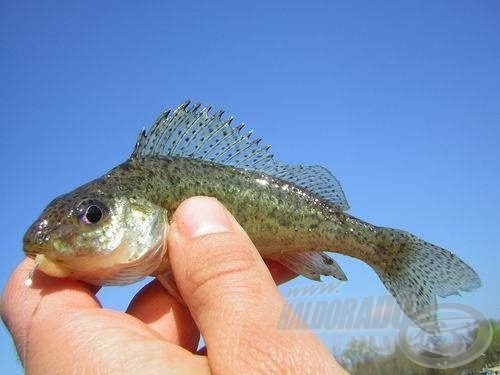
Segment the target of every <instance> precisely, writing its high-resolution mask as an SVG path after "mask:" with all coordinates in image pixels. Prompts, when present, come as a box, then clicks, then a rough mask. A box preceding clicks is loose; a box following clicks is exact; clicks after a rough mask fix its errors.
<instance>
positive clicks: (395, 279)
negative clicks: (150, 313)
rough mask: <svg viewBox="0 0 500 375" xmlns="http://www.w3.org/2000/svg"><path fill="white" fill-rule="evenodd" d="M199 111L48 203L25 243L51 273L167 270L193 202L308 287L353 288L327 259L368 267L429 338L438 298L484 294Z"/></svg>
mask: <svg viewBox="0 0 500 375" xmlns="http://www.w3.org/2000/svg"><path fill="white" fill-rule="evenodd" d="M198 108H199V105H195V106H193V107H190V108H189V107H188V104H183V105H182V106H181V107H179V108H178V109H177V110H176V111H175V112H173V113H172V114H171V113H170V112H166V113H164V114H162V116H160V118H159V119H158V120H157V121H156V122H155V124H154V125H153V127H152V128H151V129H150V131H149V132H145V131H143V132H142V133H141V134H140V135H139V138H138V141H137V144H136V147H135V149H134V151H133V153H132V155H131V157H130V159H128V160H127V161H125V162H124V163H122V164H121V165H119V166H117V167H116V168H114V169H113V170H111V171H110V172H108V173H107V174H105V175H104V176H102V177H101V178H98V179H96V180H94V181H92V182H90V183H88V184H86V185H83V186H81V187H80V188H78V189H76V190H74V191H73V192H70V193H68V194H65V195H63V196H61V197H58V198H56V199H55V200H54V201H53V202H52V203H51V204H49V206H48V207H47V208H46V209H45V210H44V212H43V213H42V214H41V216H40V218H39V219H37V220H36V221H35V222H34V223H33V225H32V226H31V227H30V228H29V229H28V231H27V232H26V234H25V237H24V250H25V252H26V254H27V255H28V256H31V257H34V258H36V259H37V263H38V265H39V268H40V269H41V270H42V271H43V272H46V273H48V274H51V275H53V276H59V277H71V278H75V279H80V280H84V281H87V282H91V283H94V284H97V285H105V284H127V283H131V282H134V281H137V280H139V279H141V278H143V277H145V276H147V275H159V274H161V273H163V272H166V271H167V270H168V267H169V266H168V257H167V252H168V249H167V246H166V241H165V240H166V236H167V233H168V226H169V221H170V218H171V215H172V214H173V212H174V211H175V209H176V208H177V207H178V205H179V204H180V203H181V202H182V201H184V200H185V199H187V198H189V197H192V196H197V195H206V196H211V197H215V198H217V199H218V200H219V201H220V202H222V203H223V204H224V205H225V207H226V208H227V209H228V210H229V211H230V212H231V213H232V214H233V215H234V217H235V218H236V219H237V221H238V222H239V223H240V224H241V225H242V227H243V228H244V229H245V230H246V232H247V233H248V235H249V236H250V238H251V239H252V241H253V242H254V244H255V246H256V247H257V249H258V250H259V252H260V254H261V255H262V256H263V257H267V258H272V259H275V260H277V261H280V262H281V263H283V264H284V265H285V266H287V267H289V268H290V269H292V270H294V271H295V272H297V273H299V274H302V275H304V276H306V277H309V278H311V279H314V280H319V279H320V275H331V276H334V277H336V278H338V279H340V280H346V276H345V274H344V272H343V271H342V270H341V268H340V266H339V265H338V264H337V263H336V262H335V261H334V260H333V259H332V258H331V257H330V256H329V255H327V254H325V253H324V252H323V251H326V250H327V251H334V252H337V253H341V254H344V255H348V256H352V257H355V258H358V259H360V260H362V261H364V262H366V263H367V264H369V265H370V266H371V267H372V268H373V269H374V270H375V272H377V274H378V275H379V277H380V278H381V280H382V281H383V282H384V284H385V286H386V287H387V288H388V289H389V291H390V292H391V293H392V294H393V296H394V297H395V298H396V300H397V301H398V303H399V304H400V306H401V307H402V309H403V311H404V312H405V313H406V314H407V315H408V316H409V317H410V318H411V319H413V320H414V321H415V322H416V323H417V324H419V325H420V326H421V327H422V328H423V329H425V330H427V331H436V330H437V323H436V314H435V312H432V311H429V310H426V311H427V312H426V313H425V314H421V311H422V310H423V309H424V308H425V307H427V306H429V305H430V306H433V305H435V304H436V296H437V295H439V296H447V295H450V294H456V293H458V291H459V290H465V291H469V290H473V289H474V288H476V287H479V285H480V280H479V277H478V276H477V274H476V273H475V272H474V271H473V270H472V269H471V268H470V267H469V266H468V265H466V264H465V263H464V262H462V261H461V260H460V259H459V258H458V257H456V256H455V255H453V254H452V253H451V252H449V251H447V250H445V249H442V248H440V247H438V246H435V245H432V244H430V243H427V242H425V241H423V240H420V239H419V238H417V237H416V236H414V235H412V234H409V233H407V232H403V231H400V230H396V229H391V228H382V227H377V226H374V225H371V224H369V223H366V222H364V221H362V220H360V219H357V218H355V217H353V216H351V215H349V214H348V213H346V212H345V211H346V210H347V209H348V204H347V201H346V199H345V196H344V193H343V191H342V189H341V187H340V184H339V183H338V181H337V180H336V179H335V177H334V176H333V175H331V173H330V172H328V171H327V170H326V169H325V168H322V167H319V166H312V167H305V166H289V165H286V164H283V163H280V162H278V161H276V160H275V159H274V158H273V156H272V155H271V154H270V153H269V152H268V151H269V148H268V147H260V146H259V140H251V138H250V135H241V134H240V130H241V127H240V126H237V127H232V126H231V121H230V120H226V121H223V120H222V118H221V116H222V113H220V112H218V113H216V114H214V115H210V114H209V111H208V110H207V109H204V110H202V111H198ZM419 314H420V315H419Z"/></svg>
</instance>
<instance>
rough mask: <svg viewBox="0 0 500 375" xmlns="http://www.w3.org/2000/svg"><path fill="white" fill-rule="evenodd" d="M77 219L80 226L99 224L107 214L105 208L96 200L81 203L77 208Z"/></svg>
mask: <svg viewBox="0 0 500 375" xmlns="http://www.w3.org/2000/svg"><path fill="white" fill-rule="evenodd" d="M77 212H78V218H79V220H80V222H81V223H82V224H86V225H92V224H97V223H99V222H100V221H101V220H102V219H103V217H104V216H105V214H106V213H107V208H106V206H105V205H104V204H103V203H101V202H99V201H96V200H89V201H85V202H82V203H81V204H80V205H79V207H78V208H77Z"/></svg>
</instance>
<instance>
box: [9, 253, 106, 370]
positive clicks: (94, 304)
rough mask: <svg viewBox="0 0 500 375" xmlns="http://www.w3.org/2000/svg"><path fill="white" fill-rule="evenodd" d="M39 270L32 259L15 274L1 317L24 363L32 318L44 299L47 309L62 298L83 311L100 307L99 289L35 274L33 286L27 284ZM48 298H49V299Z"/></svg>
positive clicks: (11, 279)
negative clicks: (34, 269)
mask: <svg viewBox="0 0 500 375" xmlns="http://www.w3.org/2000/svg"><path fill="white" fill-rule="evenodd" d="M34 267H35V265H34V261H33V260H32V259H25V260H24V261H23V262H22V263H21V264H20V265H19V266H18V267H17V268H16V270H15V271H14V273H13V275H12V277H11V278H10V280H9V282H8V283H7V286H6V288H5V291H4V294H3V298H2V305H1V315H2V319H3V320H4V322H5V325H6V326H7V328H8V329H9V331H10V332H11V334H12V336H13V339H14V343H15V345H16V348H17V351H18V353H19V356H20V358H21V360H22V359H23V358H24V357H25V351H26V346H27V343H28V339H29V328H30V325H31V321H32V317H33V316H34V315H35V312H36V311H37V310H38V309H39V308H40V302H41V300H42V298H43V299H45V301H44V306H43V307H44V308H45V309H48V310H50V309H52V308H53V307H55V306H56V305H57V304H58V303H59V299H61V298H62V299H63V300H64V301H67V302H68V303H69V304H71V305H72V306H75V307H76V306H78V307H80V308H99V307H100V304H99V302H98V301H97V299H96V298H95V293H96V292H97V290H98V288H96V287H93V286H90V285H88V284H85V283H82V282H79V281H73V280H68V279H55V278H52V277H50V276H47V275H45V274H43V273H42V272H38V271H35V273H34V275H33V284H32V285H31V286H30V287H27V286H26V285H25V281H26V278H27V277H28V274H29V273H30V271H32V270H33V268H34ZM45 297H47V298H45Z"/></svg>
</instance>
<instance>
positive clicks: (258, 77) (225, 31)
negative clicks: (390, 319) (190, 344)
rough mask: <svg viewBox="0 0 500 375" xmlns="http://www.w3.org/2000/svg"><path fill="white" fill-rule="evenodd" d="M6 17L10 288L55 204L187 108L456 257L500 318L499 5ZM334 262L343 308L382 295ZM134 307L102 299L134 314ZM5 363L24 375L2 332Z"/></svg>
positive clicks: (378, 287) (337, 5) (3, 275)
mask: <svg viewBox="0 0 500 375" xmlns="http://www.w3.org/2000/svg"><path fill="white" fill-rule="evenodd" d="M0 4H1V5H0V82H1V84H0V93H1V94H0V95H1V97H0V98H1V100H0V124H1V131H2V136H1V137H0V144H1V147H0V153H1V161H2V167H1V168H2V170H1V171H2V173H1V176H2V183H1V185H0V189H1V194H0V199H1V207H2V212H3V214H2V215H0V230H1V238H2V240H3V245H2V247H3V249H2V254H3V257H2V262H1V266H0V283H1V284H2V285H4V284H5V282H6V280H7V278H8V275H9V273H10V272H11V270H12V269H13V268H14V267H15V265H16V264H17V263H18V262H19V261H20V260H21V259H22V258H23V253H22V250H21V238H22V235H23V233H24V231H25V229H26V228H27V226H28V225H29V224H30V223H31V222H32V221H33V220H34V219H35V217H36V216H37V215H38V214H39V213H40V211H41V210H42V209H43V208H44V207H45V205H46V204H47V203H48V202H49V201H50V200H51V199H52V198H54V197H55V196H56V195H58V194H61V193H63V192H66V191H68V190H71V189H73V188H75V187H77V186H78V185H80V184H82V183H84V182H86V181H88V180H90V179H92V178H95V177H97V176H99V175H101V174H103V173H104V172H106V171H107V170H108V169H110V168H112V167H113V166H115V165H116V164H118V163H120V162H121V161H123V160H125V159H126V158H127V157H128V155H129V154H130V152H131V150H132V147H133V145H134V142H135V137H136V135H137V133H138V131H139V129H140V128H141V127H143V126H149V124H150V123H151V121H152V120H153V119H154V118H155V117H156V116H157V115H158V114H159V113H160V112H161V111H162V110H163V109H165V108H166V107H172V106H177V105H178V104H179V103H180V102H182V101H183V100H184V99H186V98H191V99H192V100H195V101H202V102H204V103H208V104H211V105H213V106H214V107H223V108H225V109H226V110H227V111H228V113H230V114H233V115H235V116H236V117H237V119H238V120H241V121H244V122H245V123H247V124H248V125H249V127H250V128H253V129H255V131H256V133H257V134H259V135H260V136H262V137H263V138H264V140H265V141H266V142H267V143H271V144H272V145H273V150H274V153H275V154H276V155H278V156H279V158H280V159H281V160H283V161H287V162H292V163H305V164H321V165H324V166H326V167H328V168H330V169H331V170H332V171H333V172H334V173H335V174H336V175H337V177H338V178H339V179H340V181H341V182H342V184H343V187H344V191H345V193H346V195H347V198H348V200H349V202H350V204H351V207H352V208H351V213H352V214H353V215H355V216H358V217H361V218H363V219H365V220H367V221H370V222H372V223H374V224H378V225H385V226H392V227H397V228H401V229H405V230H409V231H411V232H413V233H415V234H418V235H419V236H421V237H423V238H424V239H427V240H429V241H431V242H434V243H436V244H439V245H441V246H443V247H446V248H449V249H452V250H453V251H454V252H456V253H457V254H458V255H459V256H460V257H461V258H462V259H464V260H465V261H466V262H468V263H469V264H471V265H472V266H473V267H474V268H475V269H476V270H477V271H478V273H479V274H480V276H481V278H482V281H483V284H484V286H483V287H482V288H481V289H480V290H479V291H477V292H474V293H465V295H464V297H462V298H458V297H455V298H452V300H453V301H461V302H464V303H468V304H471V305H473V306H474V307H476V308H478V309H480V310H481V311H482V312H483V313H484V314H485V315H486V316H488V317H491V318H500V300H499V297H498V271H499V269H500V255H499V254H500V237H499V233H500V232H499V230H498V228H499V223H500V199H499V186H500V152H499V151H500V123H499V122H500V3H499V2H497V1H481V2H472V1H438V2H423V1H405V2H400V1H349V2H348V1H344V2H339V1H330V0H329V1H310V2H307V3H306V2H290V1H275V2H263V1H253V2H233V1H224V2H222V1H211V2H201V1H199V2H197V1H185V2H177V1H169V2H166V1H150V2H142V3H139V2H131V1H119V2H118V1H114V2H110V1H108V2H103V1H79V2H62V1H43V2H40V1H1V2H0ZM337 259H338V260H339V262H340V263H341V265H342V266H343V268H344V270H345V272H346V274H347V275H348V277H349V280H350V281H349V282H348V283H347V284H346V285H345V286H344V288H343V292H342V293H343V296H346V297H352V296H353V297H362V296H369V295H381V294H385V293H386V291H385V289H384V288H383V286H382V283H381V282H380V281H379V280H378V278H377V277H376V275H375V274H374V272H372V271H371V270H370V269H369V268H368V267H367V266H366V265H364V264H362V263H361V262H358V261H354V260H351V259H348V258H344V257H340V256H338V257H337ZM294 283H295V284H301V283H306V281H305V280H304V279H299V280H297V281H295V282H294ZM130 295H131V290H130V289H127V288H121V289H120V288H108V289H107V290H106V291H104V293H103V298H104V302H105V304H106V305H107V306H112V307H121V308H123V306H125V304H126V301H127V300H128V299H129V298H130ZM322 338H323V339H324V340H325V342H326V343H327V345H329V346H332V345H334V343H335V336H332V335H323V336H322ZM0 363H2V370H3V372H4V373H20V369H19V365H18V364H17V363H16V357H15V355H14V350H13V348H12V345H11V342H10V338H9V336H8V335H7V332H6V330H5V329H4V328H1V329H0Z"/></svg>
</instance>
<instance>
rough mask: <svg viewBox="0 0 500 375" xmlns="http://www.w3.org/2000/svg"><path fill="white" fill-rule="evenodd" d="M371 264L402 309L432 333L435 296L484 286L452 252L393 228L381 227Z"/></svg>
mask: <svg viewBox="0 0 500 375" xmlns="http://www.w3.org/2000/svg"><path fill="white" fill-rule="evenodd" d="M379 230H380V232H379V233H380V235H379V236H378V237H379V241H377V242H376V245H375V249H374V250H375V253H376V255H377V256H376V259H375V260H374V261H373V260H372V261H371V262H370V263H371V265H372V267H373V268H374V270H375V271H376V272H377V274H378V276H379V277H380V279H381V280H382V282H383V283H384V285H385V286H386V288H387V289H388V290H389V291H390V292H391V294H392V295H393V296H394V298H395V299H396V301H397V302H398V304H399V306H400V307H401V309H402V310H403V312H404V313H405V314H406V315H407V316H408V317H409V318H410V319H411V320H412V321H414V322H415V323H416V324H417V325H418V326H419V327H420V328H422V329H423V330H424V331H426V332H429V333H437V332H439V326H438V322H437V306H436V296H440V297H446V296H450V295H453V294H457V295H460V293H459V291H467V292H468V291H472V290H474V289H476V288H478V287H480V286H481V281H480V279H479V276H478V275H477V274H476V272H475V271H474V270H473V269H472V268H471V267H469V266H468V265H467V264H465V263H464V262H463V261H462V260H461V259H460V258H459V257H457V256H456V255H454V254H453V253H452V252H450V251H448V250H445V249H442V248H440V247H438V246H436V245H433V244H430V243H428V242H426V241H423V240H421V239H419V238H418V237H416V236H414V235H412V234H410V233H407V232H404V231H401V230H397V229H391V228H379Z"/></svg>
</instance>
